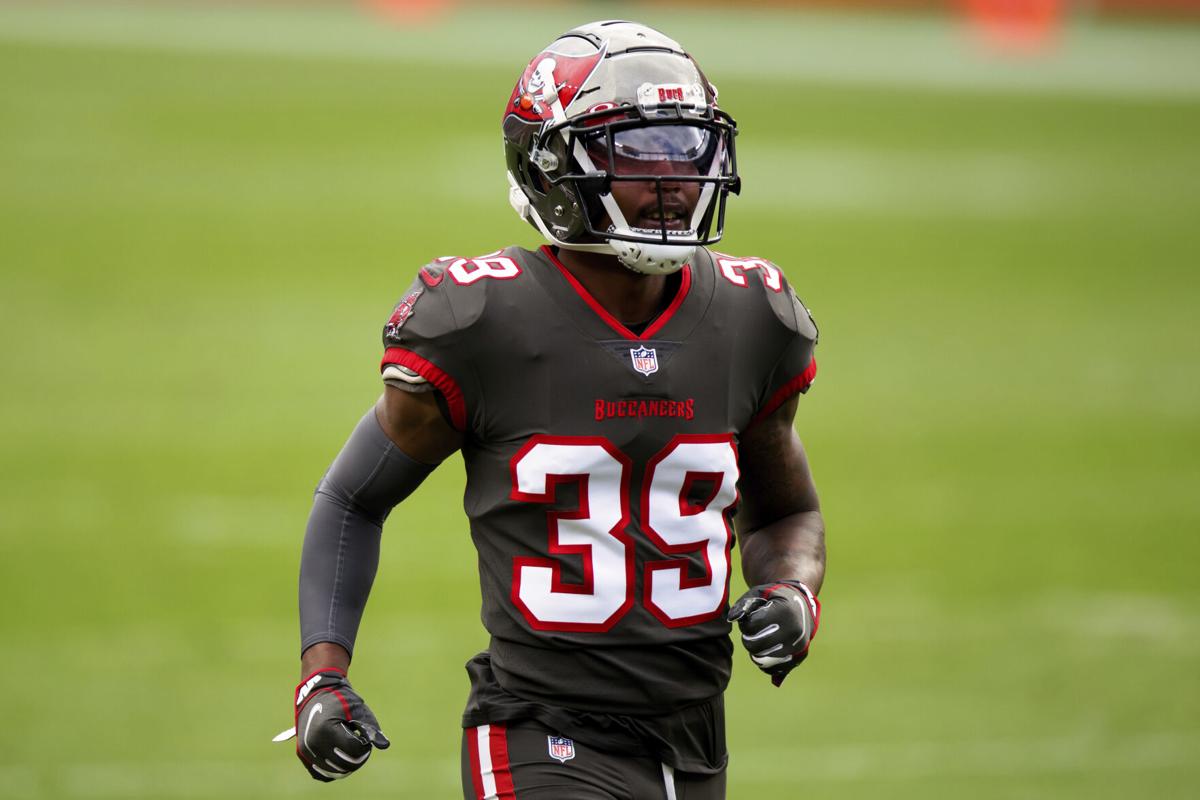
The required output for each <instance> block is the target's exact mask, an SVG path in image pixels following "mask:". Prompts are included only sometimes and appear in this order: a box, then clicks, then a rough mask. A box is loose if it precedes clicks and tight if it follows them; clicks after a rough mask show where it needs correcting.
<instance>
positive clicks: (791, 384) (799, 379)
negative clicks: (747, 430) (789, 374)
mask: <svg viewBox="0 0 1200 800" xmlns="http://www.w3.org/2000/svg"><path fill="white" fill-rule="evenodd" d="M816 377H817V360H816V359H815V358H814V359H813V360H812V361H809V362H808V366H807V367H805V369H804V372H801V373H800V374H799V375H797V376H796V377H794V378H792V379H791V380H790V381H788V382H787V383H785V384H784V385H783V386H781V387H780V388H779V389H778V390H777V391H776V392H775V394H773V395H771V399H770V400H768V401H767V402H766V405H764V406H763V407H762V409H761V410H760V411H759V412H758V413H757V414H755V415H754V418H753V419H751V420H750V425H749V426H748V427H751V428H753V427H754V426H755V425H757V424H758V423H760V422H762V421H763V420H764V419H766V418H767V417H769V416H771V415H772V414H774V413H775V412H776V411H777V410H778V409H779V407H780V406H781V405H783V404H784V403H786V402H787V401H788V398H790V397H792V395H795V394H800V393H802V392H807V391H808V387H809V386H812V382H813V379H814V378H816Z"/></svg>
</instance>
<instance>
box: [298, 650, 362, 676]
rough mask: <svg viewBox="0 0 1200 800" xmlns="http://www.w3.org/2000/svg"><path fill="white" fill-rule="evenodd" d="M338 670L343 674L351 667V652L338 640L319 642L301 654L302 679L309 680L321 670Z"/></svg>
mask: <svg viewBox="0 0 1200 800" xmlns="http://www.w3.org/2000/svg"><path fill="white" fill-rule="evenodd" d="M326 669H331V670H338V671H340V672H341V673H342V674H343V675H345V674H346V673H347V671H348V670H349V669H350V653H349V652H348V651H347V650H346V648H344V647H342V646H341V645H340V644H337V643H336V642H317V643H316V644H314V645H312V646H310V647H308V648H306V649H305V651H304V652H303V653H302V654H301V655H300V679H301V681H304V680H307V679H308V678H310V677H312V676H313V674H314V673H317V672H320V671H321V670H326Z"/></svg>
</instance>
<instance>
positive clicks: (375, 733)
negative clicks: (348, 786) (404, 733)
mask: <svg viewBox="0 0 1200 800" xmlns="http://www.w3.org/2000/svg"><path fill="white" fill-rule="evenodd" d="M295 707H296V728H295V730H296V755H297V756H299V758H300V761H301V762H302V763H303V764H304V767H305V768H306V769H307V770H308V773H309V774H310V775H312V776H313V777H314V778H316V779H317V780H319V781H323V782H329V781H336V780H339V779H341V778H344V777H346V776H347V775H349V774H350V773H351V772H354V771H355V770H357V769H358V768H359V767H361V766H362V765H363V764H365V763H366V762H367V759H368V758H369V757H370V755H371V750H372V749H374V748H378V749H380V750H386V749H387V748H388V747H390V746H391V744H392V743H391V742H390V741H388V738H387V737H386V736H384V735H383V731H381V730H380V729H379V721H378V720H376V719H375V715H374V714H373V713H371V709H370V708H368V707H367V704H366V703H364V702H363V699H362V698H361V697H359V696H358V693H357V692H355V691H354V689H352V688H351V687H350V682H349V681H348V680H346V673H344V672H342V671H341V670H340V669H335V668H332V667H330V668H327V669H323V670H320V671H319V672H314V673H313V674H312V675H309V676H308V677H307V678H305V679H304V680H303V681H301V682H300V685H299V686H297V687H296V703H295Z"/></svg>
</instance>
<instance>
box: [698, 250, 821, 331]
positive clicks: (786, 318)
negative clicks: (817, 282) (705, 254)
mask: <svg viewBox="0 0 1200 800" xmlns="http://www.w3.org/2000/svg"><path fill="white" fill-rule="evenodd" d="M712 258H713V267H714V269H715V270H716V273H717V282H718V283H725V284H727V285H732V286H735V287H739V288H744V289H748V290H751V291H752V294H751V296H755V295H756V296H758V297H760V298H761V297H765V298H766V301H767V304H768V305H769V306H770V307H771V311H772V312H774V314H775V316H776V318H778V320H779V321H780V322H781V323H783V325H784V327H786V328H787V329H788V330H789V331H791V332H793V333H796V334H799V335H800V336H803V337H804V338H806V339H811V340H812V341H813V342H816V340H817V325H816V323H815V322H814V321H813V318H812V314H810V313H809V311H808V309H807V308H806V307H805V305H804V303H802V302H800V298H798V297H797V296H796V292H795V291H794V290H793V289H792V286H791V284H790V283H789V282H788V280H787V277H786V276H785V275H784V274H783V270H782V269H780V268H779V266H778V265H776V264H775V263H774V262H772V261H768V260H767V259H765V258H757V257H749V258H741V257H738V256H731V255H727V254H725V253H718V252H715V251H714V252H713V254H712ZM756 289H757V290H758V291H754V290H756Z"/></svg>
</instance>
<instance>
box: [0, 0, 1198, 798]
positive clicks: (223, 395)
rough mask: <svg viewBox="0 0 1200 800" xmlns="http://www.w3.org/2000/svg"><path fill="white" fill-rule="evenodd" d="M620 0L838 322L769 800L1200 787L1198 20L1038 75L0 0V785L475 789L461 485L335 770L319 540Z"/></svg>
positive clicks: (444, 502)
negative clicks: (576, 57) (396, 359)
mask: <svg viewBox="0 0 1200 800" xmlns="http://www.w3.org/2000/svg"><path fill="white" fill-rule="evenodd" d="M620 13H627V14H635V15H636V16H638V17H641V18H643V19H645V20H646V21H648V22H651V23H657V24H660V25H661V26H662V27H663V28H665V29H666V30H668V31H669V32H671V33H673V34H674V35H676V36H678V38H680V39H681V40H683V41H684V42H685V44H687V45H688V46H689V47H691V48H692V50H693V51H694V52H695V53H696V54H697V56H698V57H699V58H700V60H701V62H702V63H703V64H705V65H706V68H707V70H708V72H709V76H710V77H711V78H712V79H713V80H714V82H716V83H717V84H718V85H719V87H720V89H721V97H722V100H723V105H724V107H725V108H726V109H727V110H729V111H731V112H732V113H733V114H734V115H735V116H736V117H737V118H738V120H739V122H740V125H741V130H742V135H741V136H740V137H739V140H738V143H739V146H740V150H739V153H740V156H741V164H742V169H743V174H744V176H745V183H746V189H745V192H744V196H743V197H741V198H736V199H735V200H733V201H732V203H731V206H730V213H729V231H730V233H729V235H728V237H727V238H726V240H725V242H724V244H723V248H722V249H724V250H727V251H729V252H733V253H739V254H745V255H761V256H765V257H769V258H772V259H774V260H776V261H778V262H780V263H781V264H783V265H784V266H785V267H786V269H787V272H788V275H789V277H790V279H791V280H792V281H793V283H794V284H795V285H796V286H797V288H798V291H799V293H800V295H801V296H802V297H803V298H804V299H805V300H806V302H807V303H808V304H809V305H810V306H811V307H812V309H813V312H814V314H815V316H816V319H817V321H818V323H819V324H820V326H821V337H822V338H821V344H820V347H819V350H818V358H819V361H820V364H821V373H820V376H819V378H818V380H817V382H816V385H815V386H814V389H813V391H812V392H811V393H810V394H809V395H808V396H806V397H805V398H804V399H803V401H802V403H801V410H800V414H799V417H798V419H797V427H798V429H799V431H800V433H801V435H802V437H803V438H804V441H805V444H806V446H807V448H808V451H809V454H810V456H811V458H812V461H813V464H814V468H815V471H816V477H817V480H818V485H819V488H820V489H821V492H822V498H823V502H824V507H825V513H826V518H827V522H828V528H829V550H830V569H829V577H828V582H827V584H826V588H825V591H824V592H823V595H822V599H823V601H824V603H825V617H824V626H823V628H822V632H821V635H820V637H819V639H818V642H817V644H816V645H815V647H814V654H813V657H812V658H811V659H810V661H809V663H807V664H806V665H805V666H804V667H803V668H802V669H801V670H800V671H799V672H798V673H796V674H795V675H794V676H793V677H792V678H791V679H790V680H789V682H788V683H787V685H786V686H785V687H784V688H783V689H781V690H776V689H773V688H772V687H771V686H770V685H769V684H768V683H767V681H766V680H765V679H764V678H763V677H762V676H761V675H759V674H758V673H757V672H756V671H755V670H753V669H752V668H751V665H750V664H749V662H748V660H746V659H745V657H744V656H742V655H741V654H739V659H738V662H737V669H736V672H735V676H734V681H733V685H732V688H731V690H730V693H729V696H728V705H729V726H730V742H731V750H732V761H731V766H730V797H731V798H733V800H754V799H756V798H766V797H785V796H786V797H806V798H961V797H971V798H972V800H991V799H992V798H1035V797H1039V798H1040V797H1044V798H1087V800H1100V799H1101V798H1128V797H1147V798H1185V797H1196V796H1197V795H1200V581H1198V580H1197V571H1198V568H1200V459H1198V457H1197V452H1198V451H1200V335H1198V322H1197V304H1198V303H1200V277H1198V276H1197V267H1198V266H1200V148H1198V147H1197V145H1198V143H1200V57H1198V55H1197V54H1200V29H1198V28H1195V27H1186V26H1174V27H1167V26H1161V25H1160V26H1155V25H1148V24H1141V23H1139V24H1135V23H1122V24H1117V23H1103V24H1100V23H1096V24H1090V25H1084V26H1080V27H1078V28H1074V29H1072V30H1070V31H1068V32H1067V35H1066V37H1065V38H1064V41H1063V46H1064V51H1063V52H1062V54H1061V55H1060V56H1058V57H1049V56H1047V57H1043V58H1040V59H1035V60H1034V61H1032V62H1018V61H1010V60H1006V59H1003V58H1001V59H996V58H984V57H980V56H976V55H972V54H971V52H970V50H969V48H967V47H966V46H965V45H964V44H963V42H962V41H961V40H960V39H959V38H957V37H956V36H955V35H954V31H953V30H951V29H949V28H948V27H947V26H946V25H945V24H944V23H942V22H941V21H938V20H934V19H922V18H868V17H861V18H860V17H845V16H834V15H805V16H800V15H789V14H785V13H781V12H780V13H771V14H766V13H750V12H747V13H740V14H736V15H735V14H729V15H718V14H714V13H708V12H705V13H700V12H696V13H694V14H681V13H680V12H679V11H678V10H671V9H659V10H654V11H649V10H645V11H636V10H635V11H629V10H628V9H626V8H614V7H613V6H611V5H608V4H604V5H594V6H579V7H573V8H571V7H562V6H559V7H546V6H542V7H540V10H537V11H523V12H514V13H511V14H501V13H499V12H492V11H484V10H475V11H466V12H463V13H462V14H460V15H458V16H455V17H453V18H451V19H449V20H447V21H444V22H441V23H435V24H433V25H432V26H431V27H427V28H416V29H409V28H404V27H397V26H388V25H381V24H377V23H376V22H375V21H373V20H372V19H370V18H368V17H366V16H364V15H360V14H358V13H356V12H354V11H351V10H340V11H339V10H335V9H321V8H307V9H292V10H286V9H283V8H271V9H267V8H259V9H257V10H244V9H243V10H239V9H237V8H235V7H230V6H224V7H223V8H222V9H221V10H211V11H204V10H200V9H198V7H196V6H171V7H165V8H164V7H156V6H152V5H145V6H92V5H89V6H87V7H73V6H58V5H49V6H21V5H15V6H14V5H4V6H0V75H2V76H3V78H0V309H2V313H0V337H2V339H3V345H2V347H0V375H2V376H3V378H2V380H3V392H0V469H2V475H3V480H2V481H0V601H2V607H3V609H4V610H3V612H2V613H0V641H2V642H3V644H2V645H0V649H2V652H3V658H2V659H0V663H2V664H3V667H0V670H2V674H3V682H4V686H5V689H6V691H5V702H4V704H3V706H4V708H5V713H4V715H3V722H2V723H0V796H3V797H5V798H13V799H14V800H15V799H16V798H146V799H147V800H167V799H168V798H214V800H215V799H217V798H220V799H221V800H231V799H232V798H246V799H247V800H269V799H270V798H282V797H318V796H320V797H330V798H333V797H341V798H350V797H354V798H360V799H364V800H369V799H372V798H420V799H421V800H427V799H429V798H435V799H436V798H450V797H454V796H456V794H457V791H458V789H457V786H458V747H459V744H458V743H459V728H458V718H459V714H460V712H461V708H462V704H463V700H464V697H465V691H466V679H465V673H464V672H463V671H462V669H461V664H462V663H463V662H465V661H466V660H467V658H469V657H470V656H471V655H472V654H474V653H475V652H477V651H478V650H479V649H481V648H482V647H483V646H485V644H486V639H485V636H484V634H483V631H482V629H481V627H480V625H479V622H478V605H479V597H478V589H477V584H476V582H475V577H474V576H475V561H474V555H473V553H472V551H471V549H470V544H469V540H468V537H467V534H466V524H465V520H464V517H463V514H462V511H461V483H462V467H461V462H458V461H452V462H449V463H447V464H446V465H445V466H444V467H443V468H442V469H440V470H439V471H438V472H437V473H435V474H434V476H433V477H432V478H431V479H430V480H429V481H428V483H427V484H426V486H425V487H424V488H423V489H422V490H421V491H420V492H419V494H418V495H416V496H415V497H414V498H413V499H412V500H411V501H409V502H408V503H406V504H405V505H404V506H403V507H402V509H401V510H399V511H397V512H396V513H395V514H394V515H393V517H392V519H391V520H390V521H389V523H388V527H387V529H386V531H385V546H384V554H383V564H382V565H381V571H380V579H379V580H378V582H377V584H376V588H375V591H374V594H373V598H372V602H371V606H370V608H369V609H368V612H367V616H366V619H365V622H364V627H363V631H362V634H361V636H360V646H359V649H358V651H357V654H356V662H355V666H354V670H353V677H354V679H355V683H356V686H357V687H358V688H359V689H360V690H361V691H362V693H363V694H364V695H365V696H366V697H367V698H368V700H369V702H371V704H372V705H373V707H374V709H375V711H376V712H377V713H378V715H379V717H380V719H381V720H382V722H383V724H384V727H385V730H386V731H387V732H388V733H389V734H390V736H391V737H392V741H393V743H394V746H393V748H392V749H391V750H390V751H389V752H387V753H383V754H378V755H377V756H375V757H374V758H373V759H372V762H371V764H370V765H369V767H368V768H367V769H366V770H364V771H363V772H362V773H361V774H360V775H357V776H355V777H353V778H352V779H351V780H349V781H345V782H342V783H340V784H337V785H333V786H329V787H325V786H318V785H317V784H316V783H314V782H312V781H311V780H309V779H308V777H307V776H306V775H305V774H304V773H303V772H302V770H301V769H300V767H299V765H298V764H297V763H295V760H294V757H293V756H292V755H291V753H290V752H289V751H290V748H289V746H286V745H273V744H271V743H270V741H269V740H270V737H271V736H272V735H273V734H275V733H276V732H277V731H278V730H280V729H282V728H283V727H286V726H287V725H288V724H290V716H289V701H290V695H291V688H292V685H293V683H294V681H295V679H296V677H297V675H296V669H297V661H296V655H297V653H296V649H297V640H298V637H297V633H296V621H295V605H296V603H295V582H296V568H297V562H298V557H299V543H300V537H301V534H302V529H303V525H304V520H305V517H306V514H307V511H308V506H309V496H310V492H311V490H312V487H313V486H314V485H315V483H316V481H317V479H318V478H319V477H320V475H321V473H322V471H323V470H324V468H325V466H326V465H327V463H328V461H329V459H330V458H331V457H332V455H333V454H334V453H335V452H336V450H337V448H338V447H339V446H340V444H341V442H342V440H343V439H344V436H345V435H346V433H347V432H348V431H349V430H350V428H351V427H352V426H353V424H354V422H355V421H356V420H357V419H358V417H359V415H360V414H361V413H362V411H363V410H364V409H365V408H366V407H367V406H368V405H369V404H370V403H371V402H372V400H373V399H374V397H375V396H376V395H377V394H378V391H379V383H378V371H377V364H378V356H379V338H378V337H379V331H380V327H381V325H382V323H383V322H384V320H385V319H386V317H387V315H388V313H389V312H390V310H391V306H392V303H393V302H394V301H395V300H396V298H398V297H399V296H400V294H401V293H402V292H403V290H404V289H405V287H406V286H407V285H408V283H409V281H410V280H411V277H412V275H413V274H414V272H415V270H416V269H417V268H418V267H419V266H420V265H421V264H422V263H424V262H425V261H426V260H428V259H430V258H432V257H434V256H439V255H445V254H451V253H454V254H461V255H477V254H480V253H484V252H488V251H491V250H494V249H495V248H497V247H500V246H503V245H506V244H509V243H524V244H527V245H530V244H534V243H536V242H537V241H538V240H537V237H536V236H535V235H534V233H533V231H532V230H531V229H529V228H528V227H527V226H524V225H523V224H521V223H519V222H518V220H517V219H516V217H515V216H514V215H513V214H512V212H511V211H510V210H509V208H508V206H507V203H506V201H505V190H504V176H503V170H502V161H501V146H500V138H499V133H498V121H499V118H500V111H501V106H502V104H503V102H504V100H506V99H507V97H508V93H509V91H510V90H511V87H512V84H513V82H514V80H515V78H516V76H517V73H518V71H519V69H520V67H521V66H522V65H523V64H524V63H525V60H526V59H527V58H529V57H530V56H531V55H532V54H533V53H534V52H535V51H536V49H537V48H538V47H539V46H541V45H542V44H543V43H545V42H547V41H549V40H550V38H552V36H553V35H554V34H556V33H558V32H559V31H561V30H564V29H566V28H567V27H570V25H572V24H574V23H575V22H577V21H582V20H584V19H587V18H590V17H601V16H607V15H614V16H615V15H617V14H620ZM738 591H740V583H737V584H736V585H735V587H734V592H738Z"/></svg>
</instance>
